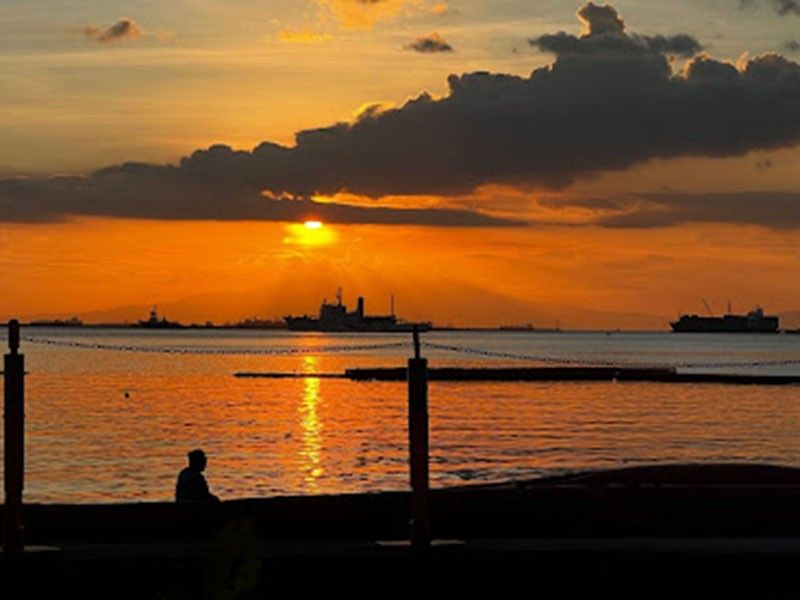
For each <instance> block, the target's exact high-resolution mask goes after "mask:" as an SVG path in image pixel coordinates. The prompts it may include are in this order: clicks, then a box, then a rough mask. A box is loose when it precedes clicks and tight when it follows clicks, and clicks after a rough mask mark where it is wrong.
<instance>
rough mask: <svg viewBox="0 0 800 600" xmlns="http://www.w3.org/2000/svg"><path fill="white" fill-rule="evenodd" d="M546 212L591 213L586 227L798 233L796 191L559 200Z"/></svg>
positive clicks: (798, 197) (799, 218) (799, 197)
mask: <svg viewBox="0 0 800 600" xmlns="http://www.w3.org/2000/svg"><path fill="white" fill-rule="evenodd" d="M543 204H544V205H545V206H548V207H550V208H561V209H567V208H584V209H591V210H592V211H594V213H595V218H593V219H590V220H588V221H586V223H585V224H589V225H597V226H601V227H608V228H626V229H627V228H637V229H639V228H653V227H669V226H674V225H681V224H685V223H729V224H738V225H759V226H762V227H767V228H770V229H776V230H778V229H780V230H792V229H800V192H765V191H755V192H754V191H750V192H735V193H711V194H694V193H651V194H641V195H638V196H636V197H633V198H621V199H615V198H610V199H603V198H601V199H595V198H590V199H584V198H558V199H549V200H545V201H544V202H543Z"/></svg>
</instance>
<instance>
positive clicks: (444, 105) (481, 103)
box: [0, 0, 800, 221]
mask: <svg viewBox="0 0 800 600" xmlns="http://www.w3.org/2000/svg"><path fill="white" fill-rule="evenodd" d="M353 1H356V0H353ZM578 16H579V19H580V21H581V23H582V24H583V28H584V31H583V33H582V34H581V35H578V36H576V35H572V34H568V33H563V32H561V33H556V34H551V35H545V36H540V37H538V38H534V39H532V40H531V44H532V45H533V46H534V47H536V48H538V49H540V50H546V51H547V52H551V53H553V54H554V55H555V60H554V62H553V63H552V64H550V65H548V66H545V67H542V68H539V69H536V70H534V71H533V72H532V73H531V75H530V76H529V77H519V76H514V75H505V74H496V73H485V72H477V73H469V74H463V75H460V76H459V75H451V76H450V77H449V79H448V83H449V92H448V93H447V94H446V95H444V96H443V97H441V98H433V97H432V96H430V95H428V94H421V95H420V96H418V97H417V98H415V99H413V100H410V101H409V102H407V103H406V104H405V105H403V106H401V107H398V108H394V109H389V110H371V111H365V112H364V113H362V114H361V115H360V116H359V118H358V119H356V121H354V122H349V123H337V124H334V125H331V126H329V127H323V128H319V129H311V130H306V131H301V132H299V133H297V134H296V143H295V145H294V146H283V145H279V144H275V143H271V142H263V143H262V144H260V145H258V146H257V147H256V148H254V149H253V150H252V151H242V150H233V149H231V148H229V147H227V146H222V145H217V146H212V147H210V148H208V149H204V150H197V151H196V152H194V153H192V154H191V155H189V156H187V157H185V158H183V159H182V160H181V161H180V162H179V164H177V165H141V164H126V165H120V166H116V167H111V168H108V169H103V170H101V171H98V172H96V173H94V174H93V175H91V176H90V177H77V178H51V179H28V180H11V181H2V182H0V218H1V219H4V220H18V219H24V220H32V221H36V220H40V219H52V218H57V217H59V216H63V215H69V214H104V215H117V216H143V215H151V216H154V217H155V218H211V219H217V218H251V217H252V216H253V215H254V214H261V213H258V211H263V210H264V203H265V201H264V200H263V198H262V196H261V194H262V192H267V193H269V194H270V195H271V196H272V197H273V198H280V197H283V196H292V197H299V198H309V197H311V196H313V195H315V194H324V195H329V196H331V195H335V194H337V193H339V192H348V193H352V194H356V195H360V196H366V197H371V198H380V197H384V196H390V195H411V196H413V195H439V196H460V195H464V194H469V193H471V192H473V191H474V190H476V189H477V188H480V187H482V186H485V185H489V184H502V185H507V186H515V187H519V188H523V189H542V190H557V189H563V188H565V187H567V186H569V185H570V184H572V183H573V182H575V181H578V180H581V179H584V178H587V177H591V176H592V175H594V174H598V173H602V172H609V171H618V170H623V169H627V168H630V167H632V166H635V165H638V164H641V163H644V162H646V161H648V160H651V159H666V158H675V157H731V156H741V155H745V154H747V153H748V152H751V151H753V150H769V149H776V148H785V147H791V146H795V145H797V144H798V143H800V113H798V110H797V107H798V106H800V65H798V64H796V63H794V62H791V61H789V60H787V59H786V58H784V57H782V56H779V55H775V54H772V55H766V56H760V57H757V58H753V59H751V60H749V61H746V63H745V64H741V65H740V66H739V67H738V68H737V67H736V66H734V65H732V64H729V63H727V62H722V61H718V60H716V59H714V58H711V57H710V56H707V55H704V54H698V52H700V49H701V45H700V43H699V42H698V41H697V40H695V39H694V38H692V37H691V36H688V35H685V34H671V35H659V36H641V35H636V34H633V33H629V32H628V30H627V27H626V24H625V22H624V21H623V19H622V18H621V16H620V15H619V14H618V13H617V12H616V11H615V10H614V9H613V8H611V7H608V6H597V5H595V4H593V3H591V2H590V3H588V4H586V5H585V6H584V7H583V8H582V9H581V10H580V11H579V13H578ZM674 56H681V57H684V58H685V59H686V60H687V65H686V67H685V68H684V69H682V70H681V72H678V73H676V72H673V68H672V65H673V57H674ZM256 206H257V207H258V208H255V207H256ZM272 206H273V208H272V209H270V210H271V213H270V214H273V213H276V212H280V211H275V210H274V206H276V205H272ZM277 206H282V205H280V204H279V205H277ZM292 206H296V205H292ZM281 210H284V209H281ZM343 210H344V209H343ZM251 211H256V212H255V213H254V212H251ZM187 215H192V216H189V217H187ZM230 215H236V216H230ZM253 218H258V217H253ZM262 218H273V217H262Z"/></svg>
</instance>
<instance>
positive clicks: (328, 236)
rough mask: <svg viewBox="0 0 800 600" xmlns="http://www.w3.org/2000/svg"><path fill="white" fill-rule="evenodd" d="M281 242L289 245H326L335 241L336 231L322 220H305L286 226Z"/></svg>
mask: <svg viewBox="0 0 800 600" xmlns="http://www.w3.org/2000/svg"><path fill="white" fill-rule="evenodd" d="M286 234H287V235H286V237H284V238H283V243H284V244H286V245H289V246H307V247H311V246H328V245H329V244H332V243H334V242H335V241H336V238H337V236H336V232H335V231H333V230H332V229H331V228H330V227H326V226H325V224H324V223H322V221H305V222H304V223H292V224H290V225H287V226H286Z"/></svg>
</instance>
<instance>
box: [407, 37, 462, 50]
mask: <svg viewBox="0 0 800 600" xmlns="http://www.w3.org/2000/svg"><path fill="white" fill-rule="evenodd" d="M406 49H407V50H413V51H414V52H421V53H424V54H434V53H439V52H452V51H453V47H452V46H451V45H450V44H448V43H447V42H446V41H445V39H444V38H443V37H442V36H441V35H439V34H438V33H436V32H434V33H431V34H430V35H426V36H423V37H419V38H417V39H416V40H414V41H413V42H412V43H411V44H408V45H407V46H406Z"/></svg>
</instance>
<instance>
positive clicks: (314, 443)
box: [299, 356, 324, 492]
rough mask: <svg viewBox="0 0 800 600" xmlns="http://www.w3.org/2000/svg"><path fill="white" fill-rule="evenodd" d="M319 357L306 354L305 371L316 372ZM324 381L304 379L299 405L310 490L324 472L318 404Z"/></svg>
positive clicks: (302, 458) (302, 463)
mask: <svg viewBox="0 0 800 600" xmlns="http://www.w3.org/2000/svg"><path fill="white" fill-rule="evenodd" d="M317 363H318V359H317V357H315V356H306V357H305V358H304V359H303V372H305V373H316V372H317ZM321 384H322V381H321V380H320V379H317V378H308V379H304V380H303V394H302V397H301V401H300V405H299V413H300V424H301V426H302V430H303V445H302V447H301V448H300V470H301V472H302V474H303V479H304V481H305V483H306V489H307V490H308V491H309V492H315V491H317V487H318V486H317V480H318V479H319V478H320V477H321V476H322V474H323V473H324V469H323V467H322V428H323V425H322V421H321V419H320V417H319V413H318V410H317V408H318V406H319V403H320V400H321V396H320V387H321Z"/></svg>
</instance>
